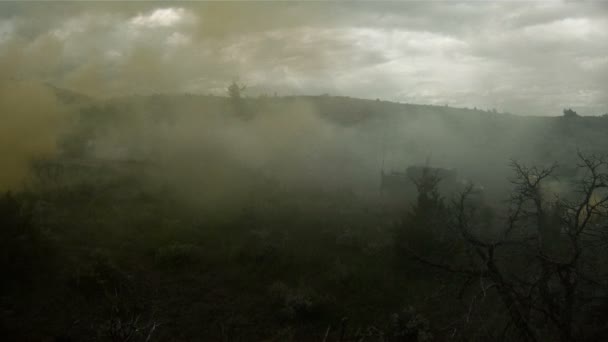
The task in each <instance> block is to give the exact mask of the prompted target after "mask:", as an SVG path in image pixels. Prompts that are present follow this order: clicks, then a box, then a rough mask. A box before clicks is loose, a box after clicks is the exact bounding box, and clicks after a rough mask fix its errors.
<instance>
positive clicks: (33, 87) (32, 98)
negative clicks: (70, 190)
mask: <svg viewBox="0 0 608 342" xmlns="http://www.w3.org/2000/svg"><path fill="white" fill-rule="evenodd" d="M66 117H67V112H66V110H65V109H64V108H63V107H62V106H61V104H60V103H59V102H58V100H57V98H56V97H55V95H54V94H53V92H52V89H50V88H49V87H47V86H45V85H43V84H40V83H36V82H25V81H23V82H17V81H4V82H0V191H7V190H15V189H17V188H19V187H20V186H21V185H22V184H23V182H24V181H25V179H26V178H27V176H28V174H29V169H30V164H31V162H32V161H34V160H37V159H43V158H49V157H52V156H53V155H54V154H55V153H56V150H57V138H58V135H59V132H60V130H61V128H62V127H63V125H64V123H65V119H66Z"/></svg>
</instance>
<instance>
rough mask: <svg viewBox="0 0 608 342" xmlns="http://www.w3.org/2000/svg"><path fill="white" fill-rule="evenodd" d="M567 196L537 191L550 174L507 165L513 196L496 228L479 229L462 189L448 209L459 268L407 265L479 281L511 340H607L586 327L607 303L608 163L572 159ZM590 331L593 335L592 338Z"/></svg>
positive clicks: (599, 325)
mask: <svg viewBox="0 0 608 342" xmlns="http://www.w3.org/2000/svg"><path fill="white" fill-rule="evenodd" d="M578 157H579V160H580V162H579V164H578V168H579V169H580V170H581V172H582V173H583V174H584V176H583V177H582V178H581V179H579V180H577V181H575V184H574V185H575V191H574V193H573V194H570V195H567V196H563V197H558V196H550V194H549V193H547V191H545V190H546V189H545V188H544V185H545V184H546V183H547V182H546V181H547V180H548V179H549V178H550V177H552V174H553V171H554V170H555V168H556V167H557V166H556V165H551V166H549V167H544V168H537V167H526V166H524V165H522V164H520V163H518V162H512V164H511V165H512V168H513V170H514V172H515V177H514V178H513V180H512V183H513V185H514V191H513V193H512V196H511V198H510V205H509V210H508V213H507V214H506V215H505V219H504V221H503V222H502V223H501V224H500V226H499V227H498V228H497V227H490V226H483V225H480V224H479V220H477V217H476V216H477V215H476V207H475V205H472V203H471V200H470V198H471V195H472V194H473V193H474V191H473V187H472V186H468V187H467V188H466V189H465V190H464V191H463V192H462V193H461V194H460V196H459V197H458V198H457V199H456V200H454V201H453V203H452V206H451V210H450V219H449V223H448V225H449V227H450V228H451V229H452V230H453V231H454V232H456V233H457V235H458V236H459V237H460V240H461V241H463V242H464V244H465V246H466V247H467V250H468V251H469V252H470V255H471V256H472V257H471V258H470V259H469V261H468V262H467V264H466V265H462V264H460V265H456V264H454V263H444V262H438V261H435V260H431V259H429V258H428V257H420V256H419V255H418V254H415V253H413V254H412V255H414V257H415V258H416V259H417V260H419V261H421V262H423V263H424V264H426V265H429V266H433V267H436V268H439V269H442V270H444V271H449V272H453V273H459V274H462V275H463V276H465V278H466V279H467V281H466V283H467V284H473V283H477V282H475V281H473V280H474V279H479V280H480V282H479V283H480V284H485V285H482V286H481V287H482V289H481V290H482V291H483V292H484V295H485V293H486V292H487V291H493V292H494V294H495V295H496V298H498V300H499V301H500V302H502V304H503V307H504V309H505V314H506V316H507V317H508V324H507V325H506V327H505V330H509V329H512V327H513V328H515V332H516V336H517V339H518V340H525V341H537V340H556V339H559V340H560V341H579V340H585V339H587V340H596V339H597V338H598V337H599V336H603V334H605V333H607V332H608V326H607V325H606V324H605V323H604V322H591V321H590V320H589V317H592V316H593V314H592V313H593V310H595V308H596V307H597V306H598V303H603V301H605V300H606V299H607V298H608V297H607V294H608V291H607V289H608V283H607V280H608V277H607V274H605V273H602V272H605V271H606V270H608V267H607V266H608V257H607V255H606V250H605V247H606V245H607V244H608V191H606V190H607V189H608V160H607V159H605V158H604V157H600V156H595V155H589V156H588V155H584V154H582V153H580V152H579V154H578ZM591 330H595V331H594V332H592V331H591Z"/></svg>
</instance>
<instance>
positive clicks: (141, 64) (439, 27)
mask: <svg viewBox="0 0 608 342" xmlns="http://www.w3.org/2000/svg"><path fill="white" fill-rule="evenodd" d="M0 76H1V77H3V78H15V79H33V80H40V81H45V82H51V83H54V84H56V85H59V86H62V87H67V88H71V89H74V90H76V91H81V92H85V93H88V94H91V95H96V96H114V95H124V94H129V93H139V94H149V93H155V92H172V93H174V92H192V93H216V94H223V93H224V89H225V86H226V85H227V83H229V82H230V81H231V80H232V79H234V78H237V77H238V78H239V80H240V81H241V82H243V83H246V84H247V85H248V86H249V93H250V94H251V95H257V94H261V93H268V94H272V93H275V92H276V93H278V94H279V95H292V94H323V93H329V94H331V95H346V96H353V97H363V98H382V99H387V100H393V101H400V102H409V103H421V104H440V105H444V104H448V105H451V106H460V107H474V106H475V107H478V108H484V109H485V108H488V109H489V108H496V109H498V110H500V111H508V112H513V113H516V114H522V115H559V114H560V112H561V109H562V108H564V107H573V108H575V109H576V110H578V111H579V112H580V113H582V114H584V115H598V114H603V113H606V112H608V95H607V94H608V92H607V91H608V81H607V80H608V2H585V3H581V2H560V1H546V2H515V3H511V2H402V3H395V2H387V3H384V2H373V3H372V2H364V3H320V2H314V3H294V2H263V3H251V2H248V3H239V2H230V3H217V2H212V3H192V2H187V3H180V2H163V3H154V2H128V3H122V2H96V3H92V2H80V3H78V2H73V3H72V2H60V3H49V2H44V3H42V2H25V3H23V2H22V3H18V2H14V3H12V2H4V3H0Z"/></svg>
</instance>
